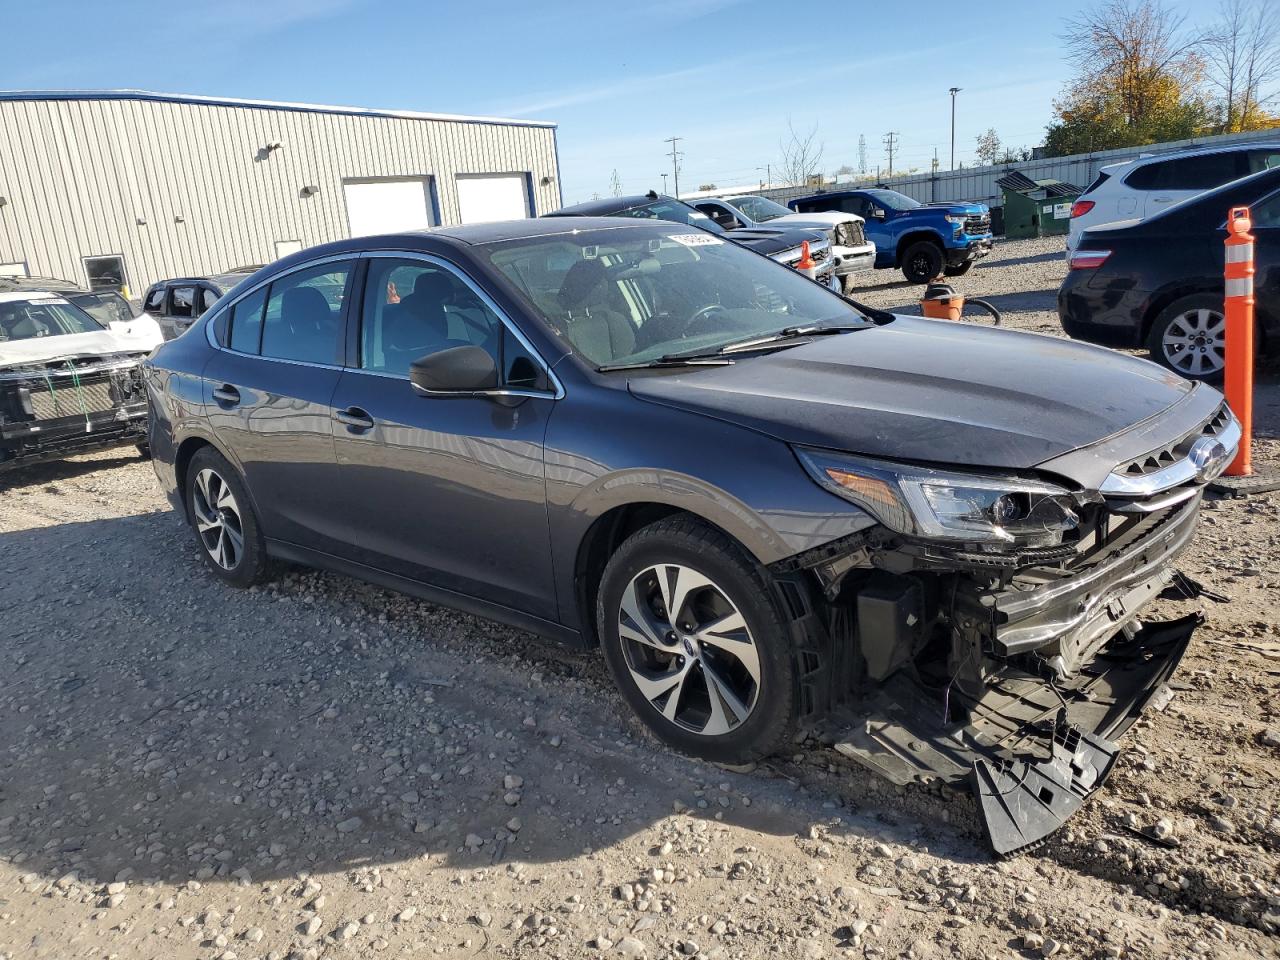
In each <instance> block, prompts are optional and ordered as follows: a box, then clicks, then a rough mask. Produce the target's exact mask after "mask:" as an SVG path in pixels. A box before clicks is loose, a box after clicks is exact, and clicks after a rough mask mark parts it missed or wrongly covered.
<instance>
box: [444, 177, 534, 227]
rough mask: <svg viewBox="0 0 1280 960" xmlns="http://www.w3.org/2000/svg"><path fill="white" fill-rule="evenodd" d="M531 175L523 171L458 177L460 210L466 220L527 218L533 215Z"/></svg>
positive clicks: (486, 221)
mask: <svg viewBox="0 0 1280 960" xmlns="http://www.w3.org/2000/svg"><path fill="white" fill-rule="evenodd" d="M528 182H529V178H528V177H527V176H526V175H525V174H523V173H475V174H459V176H458V213H459V214H460V215H461V217H462V222H463V223H489V222H490V221H493V220H523V219H524V218H525V217H527V216H529V189H528V186H527V184H528Z"/></svg>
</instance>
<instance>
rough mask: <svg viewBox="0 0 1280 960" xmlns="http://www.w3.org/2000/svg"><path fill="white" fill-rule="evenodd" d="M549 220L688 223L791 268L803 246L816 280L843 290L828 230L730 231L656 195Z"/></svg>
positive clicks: (591, 204)
mask: <svg viewBox="0 0 1280 960" xmlns="http://www.w3.org/2000/svg"><path fill="white" fill-rule="evenodd" d="M544 216H548V217H629V218H632V219H636V220H666V221H669V222H671V223H685V224H688V225H689V226H692V227H697V228H698V229H699V230H702V231H705V232H707V233H710V234H713V235H720V236H728V239H730V240H732V241H733V242H734V243H736V244H738V245H740V246H743V247H746V248H747V249H748V250H754V251H755V252H756V253H759V254H762V255H763V256H766V257H769V258H770V259H772V260H775V261H777V262H778V263H781V264H785V265H786V266H788V267H796V266H798V265H799V263H800V258H801V257H802V256H803V244H806V243H807V244H808V245H809V256H810V258H811V259H812V260H813V262H814V264H815V266H816V271H817V272H816V279H817V280H818V282H820V283H822V284H825V285H826V286H828V287H832V288H833V289H835V288H838V287H839V286H840V280H839V276H838V274H837V272H836V261H835V259H834V258H833V257H832V255H831V242H830V237H829V232H828V230H829V228H827V227H816V228H808V229H801V228H799V227H796V226H793V225H783V226H779V227H754V228H751V229H745V228H744V229H737V228H735V229H733V230H732V231H730V230H729V229H727V228H726V227H724V226H722V225H721V224H720V223H718V222H717V221H716V220H714V219H712V218H711V217H709V216H707V215H706V214H705V213H703V212H702V211H700V210H698V209H697V208H695V207H694V206H692V205H691V204H688V203H685V202H684V201H683V200H677V199H675V198H674V197H666V196H660V195H659V194H657V193H654V192H653V191H650V192H649V193H647V194H644V195H642V196H634V197H608V198H606V199H603V200H589V201H587V202H586V203H578V204H574V205H572V206H568V207H561V208H560V209H559V210H556V211H555V212H554V213H548V214H544Z"/></svg>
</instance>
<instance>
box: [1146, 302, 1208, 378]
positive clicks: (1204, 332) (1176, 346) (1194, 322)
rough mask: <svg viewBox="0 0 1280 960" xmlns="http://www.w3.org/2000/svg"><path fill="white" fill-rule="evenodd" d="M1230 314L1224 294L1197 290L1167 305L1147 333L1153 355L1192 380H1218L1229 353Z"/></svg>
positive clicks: (1148, 346)
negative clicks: (1198, 291) (1228, 323)
mask: <svg viewBox="0 0 1280 960" xmlns="http://www.w3.org/2000/svg"><path fill="white" fill-rule="evenodd" d="M1226 346H1227V316H1226V310H1225V308H1224V306H1223V302H1222V297H1221V296H1219V295H1216V294H1212V293H1194V294H1192V295H1191V296H1187V297H1182V298H1180V299H1178V300H1175V301H1174V302H1173V303H1171V304H1169V306H1167V307H1165V308H1164V309H1163V310H1161V311H1160V313H1159V314H1158V315H1157V316H1156V319H1155V320H1154V321H1153V322H1152V324H1151V330H1150V331H1149V332H1148V334H1147V350H1148V351H1149V352H1150V354H1151V359H1152V360H1154V361H1155V362H1156V363H1159V364H1161V365H1162V366H1165V367H1168V368H1169V369H1170V370H1172V371H1173V372H1174V373H1177V374H1181V375H1182V376H1184V377H1186V378H1187V379H1188V380H1204V381H1207V382H1210V383H1216V382H1218V381H1220V380H1221V379H1222V376H1223V371H1224V370H1225V369H1226V357H1227V350H1226Z"/></svg>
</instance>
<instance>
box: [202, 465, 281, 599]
mask: <svg viewBox="0 0 1280 960" xmlns="http://www.w3.org/2000/svg"><path fill="white" fill-rule="evenodd" d="M186 503H187V519H188V521H189V522H190V524H191V529H192V531H193V532H194V533H195V537H196V543H197V544H198V545H199V547H200V555H201V556H202V557H203V558H204V561H205V565H206V566H208V568H209V569H210V570H212V571H213V573H214V575H215V576H217V577H218V579H220V580H223V581H224V582H226V583H229V584H231V585H232V586H236V587H249V586H252V585H253V584H255V583H257V582H259V581H260V580H261V579H262V578H263V576H264V575H265V573H266V569H267V549H266V544H265V542H264V541H263V537H262V528H261V527H260V526H259V524H258V517H257V514H255V513H254V511H253V503H252V501H251V500H250V499H249V491H248V489H247V488H246V487H245V485H244V481H243V480H241V479H240V474H238V473H237V472H236V470H235V468H234V467H233V466H231V464H230V463H229V462H228V461H227V459H226V457H224V456H223V455H222V454H220V453H218V451H217V450H215V449H213V448H212V447H203V448H201V449H200V450H198V451H196V455H195V456H194V457H192V458H191V463H190V464H188V466H187V489H186Z"/></svg>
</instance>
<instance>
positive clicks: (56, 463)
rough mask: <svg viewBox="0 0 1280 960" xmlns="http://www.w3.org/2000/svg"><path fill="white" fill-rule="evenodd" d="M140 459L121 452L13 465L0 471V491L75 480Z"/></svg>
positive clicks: (136, 461) (134, 455) (135, 454)
mask: <svg viewBox="0 0 1280 960" xmlns="http://www.w3.org/2000/svg"><path fill="white" fill-rule="evenodd" d="M140 460H141V457H139V456H138V454H137V453H133V452H129V453H124V452H121V453H120V454H118V455H113V456H111V457H109V458H102V457H97V458H94V459H91V460H46V461H45V462H43V463H33V464H30V465H28V466H25V467H13V468H12V469H10V470H6V471H5V472H4V473H0V493H3V492H6V491H8V490H12V489H14V488H15V487H34V486H38V485H40V484H46V483H57V482H58V481H59V480H73V479H75V478H76V477H82V476H84V475H86V474H90V473H97V472H99V471H104V470H110V469H112V468H113V467H122V466H125V465H127V464H130V463H138V462H140Z"/></svg>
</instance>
